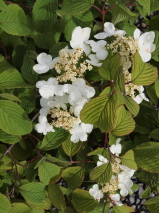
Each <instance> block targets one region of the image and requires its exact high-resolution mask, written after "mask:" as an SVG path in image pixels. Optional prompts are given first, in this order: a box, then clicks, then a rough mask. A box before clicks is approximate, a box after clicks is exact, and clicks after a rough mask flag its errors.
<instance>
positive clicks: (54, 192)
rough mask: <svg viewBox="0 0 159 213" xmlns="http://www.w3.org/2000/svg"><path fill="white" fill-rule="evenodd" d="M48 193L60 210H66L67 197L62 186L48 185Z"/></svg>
mask: <svg viewBox="0 0 159 213" xmlns="http://www.w3.org/2000/svg"><path fill="white" fill-rule="evenodd" d="M48 195H49V198H50V200H51V203H52V204H53V205H54V206H55V207H56V208H57V209H59V210H61V211H64V210H65V209H66V204H65V199H64V196H63V193H62V191H61V189H60V187H59V186H58V185H56V184H52V185H49V186H48Z"/></svg>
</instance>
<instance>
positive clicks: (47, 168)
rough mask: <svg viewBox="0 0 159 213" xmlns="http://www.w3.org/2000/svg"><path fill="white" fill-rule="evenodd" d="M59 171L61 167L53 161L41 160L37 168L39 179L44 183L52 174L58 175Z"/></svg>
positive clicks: (46, 183) (47, 182)
mask: <svg viewBox="0 0 159 213" xmlns="http://www.w3.org/2000/svg"><path fill="white" fill-rule="evenodd" d="M60 171H61V167H59V166H57V165H55V164H53V163H49V162H47V161H43V162H42V163H41V164H40V165H39V168H38V174H39V178H40V181H41V182H43V183H44V184H45V185H48V184H49V181H50V179H51V178H52V177H54V176H57V175H59V174H60Z"/></svg>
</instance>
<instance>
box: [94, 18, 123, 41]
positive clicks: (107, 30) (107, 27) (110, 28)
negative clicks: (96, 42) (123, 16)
mask: <svg viewBox="0 0 159 213" xmlns="http://www.w3.org/2000/svg"><path fill="white" fill-rule="evenodd" d="M125 34H126V32H125V31H124V30H115V27H114V24H112V23H110V22H105V24H104V32H102V33H98V34H97V35H95V36H94V37H95V38H96V39H105V38H107V37H109V36H112V35H125Z"/></svg>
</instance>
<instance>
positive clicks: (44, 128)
mask: <svg viewBox="0 0 159 213" xmlns="http://www.w3.org/2000/svg"><path fill="white" fill-rule="evenodd" d="M35 130H36V131H37V132H38V133H43V134H44V135H46V134H47V132H55V130H54V129H53V127H52V126H51V125H50V124H49V123H48V121H47V118H46V117H45V116H43V115H40V116H39V123H38V124H36V125H35Z"/></svg>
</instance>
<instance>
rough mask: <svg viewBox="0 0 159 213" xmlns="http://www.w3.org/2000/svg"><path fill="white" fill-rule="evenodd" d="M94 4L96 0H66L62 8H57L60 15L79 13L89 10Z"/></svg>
mask: <svg viewBox="0 0 159 213" xmlns="http://www.w3.org/2000/svg"><path fill="white" fill-rule="evenodd" d="M93 4H94V0H81V1H78V0H71V1H70V0H64V2H63V4H62V9H61V10H57V11H56V12H57V14H58V15H77V14H79V13H83V12H85V11H86V10H88V9H89V8H90V7H91V6H92V5H93Z"/></svg>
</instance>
